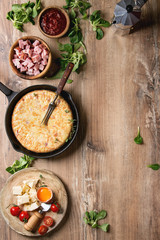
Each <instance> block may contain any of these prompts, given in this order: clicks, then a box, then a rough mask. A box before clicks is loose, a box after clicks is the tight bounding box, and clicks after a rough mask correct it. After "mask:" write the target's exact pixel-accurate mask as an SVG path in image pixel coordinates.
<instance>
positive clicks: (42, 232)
mask: <svg viewBox="0 0 160 240" xmlns="http://www.w3.org/2000/svg"><path fill="white" fill-rule="evenodd" d="M47 231H48V227H46V226H45V225H41V226H40V227H39V229H38V232H39V234H41V235H44V234H45V233H46V232H47Z"/></svg>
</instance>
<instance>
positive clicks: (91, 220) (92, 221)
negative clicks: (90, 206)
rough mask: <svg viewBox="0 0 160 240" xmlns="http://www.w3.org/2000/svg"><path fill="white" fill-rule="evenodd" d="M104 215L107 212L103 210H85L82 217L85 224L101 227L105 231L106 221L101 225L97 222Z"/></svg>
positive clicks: (106, 229)
mask: <svg viewBox="0 0 160 240" xmlns="http://www.w3.org/2000/svg"><path fill="white" fill-rule="evenodd" d="M106 215H107V212H106V211H105V210H102V211H100V212H96V211H90V212H85V217H83V221H84V222H85V223H86V224H89V225H91V227H92V228H101V229H102V230H103V231H104V232H107V231H108V229H109V224H108V223H105V224H102V225H99V224H98V221H99V220H101V219H104V218H105V217H106Z"/></svg>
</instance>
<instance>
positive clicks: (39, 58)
mask: <svg viewBox="0 0 160 240" xmlns="http://www.w3.org/2000/svg"><path fill="white" fill-rule="evenodd" d="M41 59H42V58H41V55H35V56H32V61H33V62H34V63H37V62H39V61H40V60H41Z"/></svg>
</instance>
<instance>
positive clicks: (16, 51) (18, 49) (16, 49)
mask: <svg viewBox="0 0 160 240" xmlns="http://www.w3.org/2000/svg"><path fill="white" fill-rule="evenodd" d="M14 51H15V54H17V55H18V54H19V53H20V52H21V51H22V49H21V48H20V47H16V48H14Z"/></svg>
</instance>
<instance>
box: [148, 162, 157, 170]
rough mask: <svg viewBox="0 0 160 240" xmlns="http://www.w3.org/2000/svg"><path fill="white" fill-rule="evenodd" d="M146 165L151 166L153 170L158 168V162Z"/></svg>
mask: <svg viewBox="0 0 160 240" xmlns="http://www.w3.org/2000/svg"><path fill="white" fill-rule="evenodd" d="M147 167H149V168H152V169H153V170H159V169H160V165H159V164H158V163H155V164H151V165H148V166H147Z"/></svg>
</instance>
